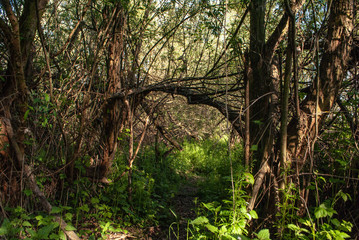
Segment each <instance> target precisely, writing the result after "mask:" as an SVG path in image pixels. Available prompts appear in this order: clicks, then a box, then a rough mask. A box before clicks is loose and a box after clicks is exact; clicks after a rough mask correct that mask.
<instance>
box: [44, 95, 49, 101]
mask: <svg viewBox="0 0 359 240" xmlns="http://www.w3.org/2000/svg"><path fill="white" fill-rule="evenodd" d="M44 96H45V101H46V102H50V96H49V94H47V93H45V94H44Z"/></svg>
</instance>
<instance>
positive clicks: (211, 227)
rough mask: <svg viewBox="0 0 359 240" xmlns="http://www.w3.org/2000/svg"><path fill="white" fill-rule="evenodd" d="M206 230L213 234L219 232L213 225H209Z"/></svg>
mask: <svg viewBox="0 0 359 240" xmlns="http://www.w3.org/2000/svg"><path fill="white" fill-rule="evenodd" d="M206 228H207V229H208V230H209V231H211V232H212V233H217V232H218V228H216V227H215V226H213V225H211V224H207V225H206Z"/></svg>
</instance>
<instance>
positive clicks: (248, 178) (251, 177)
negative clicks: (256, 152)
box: [244, 173, 254, 185]
mask: <svg viewBox="0 0 359 240" xmlns="http://www.w3.org/2000/svg"><path fill="white" fill-rule="evenodd" d="M244 176H245V178H246V181H247V182H248V183H250V184H251V185H253V184H254V177H253V175H252V174H250V173H244Z"/></svg>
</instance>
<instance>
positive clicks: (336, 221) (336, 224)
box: [330, 218, 340, 227]
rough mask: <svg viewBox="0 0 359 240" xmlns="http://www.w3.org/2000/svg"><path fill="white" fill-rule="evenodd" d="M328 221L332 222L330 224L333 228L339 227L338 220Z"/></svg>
mask: <svg viewBox="0 0 359 240" xmlns="http://www.w3.org/2000/svg"><path fill="white" fill-rule="evenodd" d="M330 221H331V222H332V224H333V225H334V226H336V227H339V226H340V222H339V220H338V219H336V218H333V219H331V220H330Z"/></svg>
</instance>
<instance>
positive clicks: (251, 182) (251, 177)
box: [244, 145, 254, 185]
mask: <svg viewBox="0 0 359 240" xmlns="http://www.w3.org/2000/svg"><path fill="white" fill-rule="evenodd" d="M253 146H254V145H253ZM244 176H245V178H246V181H247V182H248V183H249V184H251V185H253V184H254V177H253V175H252V174H250V173H244Z"/></svg>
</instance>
